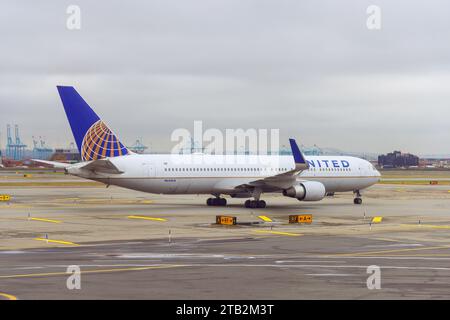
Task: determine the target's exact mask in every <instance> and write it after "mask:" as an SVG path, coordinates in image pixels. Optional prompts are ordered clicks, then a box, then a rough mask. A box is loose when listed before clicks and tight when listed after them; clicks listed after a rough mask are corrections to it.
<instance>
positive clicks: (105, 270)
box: [0, 265, 183, 279]
mask: <svg viewBox="0 0 450 320" xmlns="http://www.w3.org/2000/svg"><path fill="white" fill-rule="evenodd" d="M176 267H183V265H161V266H144V267H129V268H114V269H99V270H81V272H80V273H81V274H93V273H111V272H125V271H143V270H151V269H167V268H176ZM67 274H68V273H67V272H46V273H25V274H11V275H3V276H1V275H0V279H14V278H31V277H52V276H66V275H67Z"/></svg>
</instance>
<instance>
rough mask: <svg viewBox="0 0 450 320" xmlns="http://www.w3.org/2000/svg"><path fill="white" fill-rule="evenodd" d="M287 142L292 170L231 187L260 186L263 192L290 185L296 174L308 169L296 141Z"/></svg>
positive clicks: (235, 188)
mask: <svg viewBox="0 0 450 320" xmlns="http://www.w3.org/2000/svg"><path fill="white" fill-rule="evenodd" d="M289 143H290V144H291V149H292V155H293V157H294V161H295V168H294V169H293V170H290V171H286V172H283V173H280V174H276V175H273V176H270V177H265V178H262V179H258V180H254V181H247V182H244V183H242V184H240V185H235V186H234V187H233V189H234V190H249V189H254V188H261V189H262V190H263V191H265V192H273V191H277V190H282V189H287V188H289V187H292V186H293V185H294V184H295V182H296V180H297V176H298V174H299V173H300V172H302V171H303V170H306V169H308V168H309V164H308V162H306V160H305V157H304V156H303V154H302V152H301V151H300V149H299V147H298V145H297V143H296V141H295V140H294V139H289ZM222 187H223V186H222ZM228 188H229V189H231V186H228ZM223 189H225V188H223Z"/></svg>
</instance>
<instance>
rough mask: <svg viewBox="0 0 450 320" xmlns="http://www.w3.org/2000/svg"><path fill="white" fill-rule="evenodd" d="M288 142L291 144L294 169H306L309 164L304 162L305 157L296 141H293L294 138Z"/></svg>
mask: <svg viewBox="0 0 450 320" xmlns="http://www.w3.org/2000/svg"><path fill="white" fill-rule="evenodd" d="M289 143H290V144H291V150H292V155H293V156H294V162H295V170H296V171H301V170H305V169H308V168H309V164H308V162H306V160H305V157H304V156H303V154H302V152H301V151H300V149H299V147H298V145H297V142H295V139H289Z"/></svg>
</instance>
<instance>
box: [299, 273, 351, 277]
mask: <svg viewBox="0 0 450 320" xmlns="http://www.w3.org/2000/svg"><path fill="white" fill-rule="evenodd" d="M305 276H317V277H352V276H357V275H355V274H351V273H307V274H305Z"/></svg>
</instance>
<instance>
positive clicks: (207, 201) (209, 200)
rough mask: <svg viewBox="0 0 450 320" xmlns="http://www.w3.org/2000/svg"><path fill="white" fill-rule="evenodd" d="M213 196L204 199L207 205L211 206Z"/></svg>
mask: <svg viewBox="0 0 450 320" xmlns="http://www.w3.org/2000/svg"><path fill="white" fill-rule="evenodd" d="M213 200H214V199H213V198H208V200H206V204H207V205H208V206H212V205H213V204H212V202H213Z"/></svg>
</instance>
